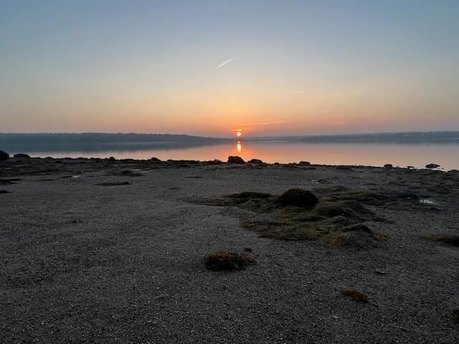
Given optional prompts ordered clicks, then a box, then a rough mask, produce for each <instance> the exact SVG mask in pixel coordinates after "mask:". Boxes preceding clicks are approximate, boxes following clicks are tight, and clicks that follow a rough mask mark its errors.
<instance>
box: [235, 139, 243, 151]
mask: <svg viewBox="0 0 459 344" xmlns="http://www.w3.org/2000/svg"><path fill="white" fill-rule="evenodd" d="M236 150H237V151H238V153H241V152H242V143H241V141H237V143H236Z"/></svg>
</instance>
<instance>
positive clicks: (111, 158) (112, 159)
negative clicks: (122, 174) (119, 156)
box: [108, 156, 116, 161]
mask: <svg viewBox="0 0 459 344" xmlns="http://www.w3.org/2000/svg"><path fill="white" fill-rule="evenodd" d="M108 161H116V159H115V158H114V157H112V156H111V157H110V158H108Z"/></svg>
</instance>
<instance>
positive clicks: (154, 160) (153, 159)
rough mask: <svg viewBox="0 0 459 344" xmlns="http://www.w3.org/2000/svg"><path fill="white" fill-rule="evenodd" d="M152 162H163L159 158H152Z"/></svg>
mask: <svg viewBox="0 0 459 344" xmlns="http://www.w3.org/2000/svg"><path fill="white" fill-rule="evenodd" d="M150 161H151V162H161V160H160V159H158V158H157V157H152V158H150Z"/></svg>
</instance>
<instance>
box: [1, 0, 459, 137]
mask: <svg viewBox="0 0 459 344" xmlns="http://www.w3.org/2000/svg"><path fill="white" fill-rule="evenodd" d="M457 13H459V2H448V1H447V2H445V3H444V5H443V6H439V5H438V4H437V3H436V2H435V1H433V2H432V3H429V2H425V3H422V4H421V3H419V2H417V1H414V0H406V1H388V2H384V4H383V3H379V2H374V3H373V2H361V3H358V1H357V2H355V3H354V2H351V3H346V4H345V2H342V1H330V2H327V3H322V2H315V1H311V2H309V1H304V2H282V1H279V2H270V3H269V4H267V3H266V2H263V1H258V0H254V1H250V2H247V1H239V0H233V1H230V2H224V1H222V2H207V1H200V0H195V1H186V2H179V3H175V2H168V1H151V2H145V3H144V2H141V3H136V4H131V3H130V2H119V3H117V6H113V5H112V2H111V1H107V0H97V1H94V2H93V1H89V2H85V1H81V2H79V1H77V2H49V3H38V2H37V3H34V2H31V3H29V4H28V5H27V6H23V5H20V2H11V3H8V4H7V5H5V8H4V11H3V16H2V15H1V13H0V19H1V20H0V42H1V46H2V54H0V70H1V78H0V119H1V127H0V131H1V132H138V133H176V134H181V133H186V134H192V135H203V136H233V135H234V130H235V129H237V128H240V129H242V131H243V132H244V135H247V136H251V135H253V136H273V135H301V134H303V135H311V134H334V133H362V132H387V131H433V130H459V84H458V80H459V68H457V61H459V45H458V44H457V36H458V35H459V20H457V15H456V14H457Z"/></svg>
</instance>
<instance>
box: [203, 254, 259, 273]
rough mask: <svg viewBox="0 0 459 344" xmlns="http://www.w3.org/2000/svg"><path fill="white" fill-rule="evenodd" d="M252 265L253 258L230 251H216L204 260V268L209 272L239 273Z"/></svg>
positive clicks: (253, 262)
mask: <svg viewBox="0 0 459 344" xmlns="http://www.w3.org/2000/svg"><path fill="white" fill-rule="evenodd" d="M254 264H256V260H255V258H254V257H252V256H249V255H246V254H242V255H240V254H238V253H235V252H230V251H217V252H214V253H212V254H209V255H208V256H207V257H206V258H205V265H206V268H207V269H208V270H211V271H240V270H242V269H245V268H246V267H247V266H249V265H254Z"/></svg>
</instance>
